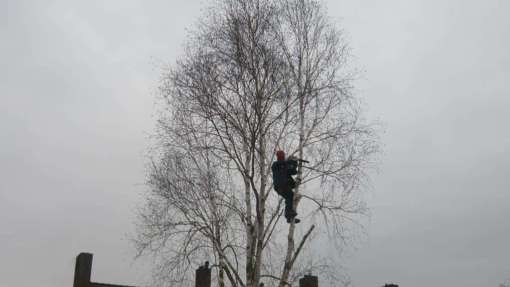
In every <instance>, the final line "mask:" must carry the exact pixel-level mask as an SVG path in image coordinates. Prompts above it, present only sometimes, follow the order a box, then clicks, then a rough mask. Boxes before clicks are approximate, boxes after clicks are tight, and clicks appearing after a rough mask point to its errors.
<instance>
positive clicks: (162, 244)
mask: <svg viewBox="0 0 510 287" xmlns="http://www.w3.org/2000/svg"><path fill="white" fill-rule="evenodd" d="M347 59H348V53H347V46H346V43H345V41H344V39H343V38H342V34H341V32H340V31H339V30H338V29H337V28H336V27H334V26H333V25H331V23H330V22H329V20H328V18H327V16H326V14H325V11H324V8H323V7H322V6H321V5H320V3H319V2H317V1H313V0H280V1H277V0H225V1H217V2H215V4H214V5H213V6H212V8H210V9H208V10H207V13H206V14H205V16H204V17H203V18H202V20H201V21H200V22H199V24H198V25H197V28H196V29H195V31H194V32H193V33H191V34H190V36H189V41H188V44H187V46H186V51H185V54H184V55H183V56H182V57H181V58H180V59H179V60H178V61H177V63H176V64H175V65H174V66H173V68H171V69H170V71H169V72H168V73H167V74H165V76H164V78H163V80H164V81H163V84H162V86H161V92H162V95H163V96H164V99H165V112H164V113H162V115H161V118H160V120H159V122H158V123H159V125H158V127H159V128H158V140H159V141H158V144H157V146H156V149H155V152H154V154H153V156H152V160H151V165H150V167H149V169H148V184H149V186H150V192H149V194H148V196H147V204H146V206H145V208H144V209H143V210H142V212H141V213H140V219H141V220H140V222H139V229H138V231H139V232H138V237H137V240H136V244H137V247H138V249H139V252H140V254H142V253H143V252H148V253H150V252H153V253H154V254H156V255H157V258H159V260H160V261H159V264H158V266H159V272H157V274H159V278H158V279H159V280H158V281H159V282H160V283H162V284H163V285H173V284H175V283H180V284H183V283H185V282H190V279H191V278H190V276H191V275H192V272H191V270H190V269H191V268H194V267H196V266H197V265H198V264H199V263H200V262H201V261H204V260H206V259H210V258H211V257H214V261H213V267H215V270H217V272H216V276H215V278H216V280H217V284H218V286H221V287H223V286H250V287H251V286H258V285H259V283H260V282H261V280H263V281H264V282H265V284H266V285H269V286H275V285H278V286H285V285H290V284H292V282H294V281H295V279H296V277H297V276H298V275H299V274H302V273H303V272H305V271H310V270H312V269H313V268H318V267H321V266H316V265H314V264H308V265H306V264H300V263H304V262H303V260H302V257H300V256H299V255H300V254H301V253H302V251H303V249H306V248H307V247H309V246H310V244H311V242H308V241H310V238H312V237H311V235H312V233H313V231H314V229H315V226H316V225H315V224H314V223H316V224H318V226H321V227H322V226H324V227H325V228H324V229H325V230H327V231H328V232H329V234H330V235H331V236H330V237H329V238H330V239H332V240H333V241H341V240H342V238H343V236H344V232H343V230H344V229H343V228H344V227H345V225H344V219H345V218H348V217H349V216H350V215H352V214H358V213H361V212H363V211H364V206H363V204H362V203H363V202H362V201H360V200H359V199H360V198H359V192H360V187H361V183H362V182H363V180H364V179H365V178H366V170H367V168H368V167H369V165H370V164H371V158H372V156H373V155H374V154H375V153H376V152H377V151H378V145H377V137H376V134H375V133H374V129H373V128H372V127H371V126H370V125H368V124H366V123H365V122H364V121H363V120H362V117H361V111H360V105H359V101H358V100H357V99H356V98H355V97H353V95H352V94H351V90H352V87H351V82H352V76H351V75H350V74H349V73H348V70H347V69H346V67H347V65H346V64H347ZM280 148H281V149H284V150H285V151H287V153H288V154H289V155H296V156H298V157H300V158H303V157H304V156H306V158H307V159H308V160H310V164H309V165H308V166H306V167H304V166H302V165H300V166H299V168H298V175H297V177H298V178H299V179H300V181H301V182H302V183H303V184H302V185H301V186H300V187H299V188H298V189H297V190H296V193H297V194H298V196H296V197H295V198H296V199H295V205H296V206H299V210H298V211H299V212H300V214H301V215H302V216H304V217H303V219H305V220H304V221H303V222H302V223H301V224H300V225H299V228H297V227H296V226H295V225H294V224H290V225H288V224H286V223H282V221H281V220H280V219H281V214H282V201H281V200H280V199H279V197H278V196H277V195H276V193H275V192H273V190H272V182H271V163H272V161H273V160H274V157H273V156H274V152H275V150H276V149H280ZM315 182H316V183H317V184H315ZM322 267H323V266H322Z"/></svg>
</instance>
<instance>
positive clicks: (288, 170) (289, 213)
mask: <svg viewBox="0 0 510 287" xmlns="http://www.w3.org/2000/svg"><path fill="white" fill-rule="evenodd" d="M297 167H298V162H297V160H295V159H294V158H292V157H289V158H288V159H287V160H285V152H284V151H282V150H279V151H277V152H276V161H275V162H273V165H272V166H271V170H272V172H273V185H274V189H275V190H276V192H277V193H278V194H279V195H280V196H282V197H283V198H284V199H285V218H286V219H287V222H288V223H291V222H294V223H299V222H300V221H301V220H299V219H298V218H296V215H297V212H296V211H295V210H294V192H293V191H292V189H293V188H295V187H296V186H297V184H296V181H295V180H294V179H293V178H292V175H295V174H297Z"/></svg>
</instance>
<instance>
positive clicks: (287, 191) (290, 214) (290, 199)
mask: <svg viewBox="0 0 510 287" xmlns="http://www.w3.org/2000/svg"><path fill="white" fill-rule="evenodd" d="M276 192H277V193H278V194H279V195H280V196H281V197H283V198H284V199H285V218H287V221H288V220H290V219H291V218H294V217H296V215H297V214H296V211H294V206H293V205H294V192H292V188H291V187H290V186H282V187H279V188H278V189H277V190H276Z"/></svg>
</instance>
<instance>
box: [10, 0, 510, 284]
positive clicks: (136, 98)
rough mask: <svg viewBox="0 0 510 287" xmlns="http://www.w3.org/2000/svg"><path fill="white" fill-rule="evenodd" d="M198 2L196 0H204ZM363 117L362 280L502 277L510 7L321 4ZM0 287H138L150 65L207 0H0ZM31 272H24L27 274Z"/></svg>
mask: <svg viewBox="0 0 510 287" xmlns="http://www.w3.org/2000/svg"><path fill="white" fill-rule="evenodd" d="M204 2H205V1H204ZM326 2H327V5H328V7H329V12H330V15H331V16H332V17H333V18H335V19H339V23H340V24H341V26H342V27H343V28H344V29H345V30H346V32H347V35H348V38H349V41H350V44H351V47H352V50H353V54H354V55H355V56H356V63H357V65H358V66H360V67H362V68H363V69H364V70H365V73H364V75H365V76H364V79H362V80H359V81H358V83H357V89H358V91H359V92H358V94H359V95H360V96H361V97H363V99H364V101H365V103H366V105H367V111H368V113H367V114H368V116H369V117H370V118H372V119H376V118H377V119H380V120H382V121H383V122H384V123H385V125H386V133H385V134H384V135H383V143H384V145H385V153H384V155H383V156H382V162H383V164H382V165H381V172H380V173H379V174H378V175H376V176H374V178H373V182H372V190H371V191H370V196H369V197H368V203H369V205H370V207H371V208H372V219H371V223H370V224H369V225H368V226H367V232H368V236H367V238H366V239H364V241H363V242H361V243H360V244H358V247H359V249H358V250H356V251H352V252H350V255H349V257H348V258H346V259H345V265H346V266H347V267H348V271H349V274H350V275H351V277H352V279H353V283H354V284H355V286H356V287H364V286H366V287H368V286H373V287H376V286H380V285H382V284H383V283H385V282H389V281H393V282H395V283H398V284H400V285H401V286H413V287H425V286H431V285H436V286H462V287H479V286H495V287H496V286H498V284H499V283H501V282H503V281H504V280H505V279H507V278H510V265H509V259H510V248H509V243H508V242H510V225H509V224H508V219H509V218H510V191H509V186H510V184H509V179H508V176H509V175H510V129H509V128H508V127H507V125H508V123H509V122H510V86H509V82H510V53H509V52H508V51H510V37H508V36H509V34H510V18H509V17H508V11H510V2H509V1H503V0H501V1H496V0H490V1H453V0H451V1H425V0H423V1H417V0H413V1H411V0H407V1H403V0H402V1H396V0H391V1H365V0H363V1H354V0H352V1H347V0H341V1H338V0H337V1H333V0H330V1H326ZM0 5H1V6H0V19H1V20H0V21H1V22H0V35H1V37H0V226H1V229H0V251H1V252H0V278H1V281H0V286H6V287H17V286H36V285H37V286H43V287H53V286H56V287H65V286H71V284H72V272H73V268H74V257H75V256H76V255H77V253H78V252H80V251H89V252H93V253H94V254H95V262H94V271H93V278H94V280H97V281H108V282H114V283H124V284H141V283H143V282H145V281H146V280H147V278H148V275H149V273H148V272H147V269H146V266H145V264H141V263H132V260H131V258H132V255H133V250H132V248H131V246H130V244H129V243H128V242H127V240H126V234H127V233H129V232H130V231H131V230H132V229H133V225H132V222H133V217H134V210H133V209H134V208H135V207H136V206H137V205H139V204H140V203H141V202H142V197H141V196H140V194H141V192H142V191H143V190H144V187H143V185H142V183H143V179H144V174H143V172H144V171H143V170H144V166H143V165H144V159H143V154H144V152H145V150H146V147H147V144H148V140H147V133H150V131H151V130H152V129H153V126H154V121H155V119H154V117H153V115H154V111H155V107H154V95H155V88H156V87H157V80H158V77H159V70H158V68H157V66H158V65H159V63H160V61H168V62H172V61H173V60H174V59H175V57H176V56H177V55H178V53H179V51H180V49H181V44H182V43H183V41H184V39H185V38H184V37H185V28H186V27H191V25H192V23H193V21H194V20H195V19H196V18H197V17H198V16H199V15H200V7H201V6H202V5H201V1H196V0H188V1H135V0H123V1H64V0H61V1H14V0H13V1H6V0H1V1H0ZM28 270H34V272H33V273H32V274H31V275H28V274H27V271H28Z"/></svg>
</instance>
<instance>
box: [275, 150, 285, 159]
mask: <svg viewBox="0 0 510 287" xmlns="http://www.w3.org/2000/svg"><path fill="white" fill-rule="evenodd" d="M276 159H277V160H285V152H284V151H283V150H279V151H277V152H276Z"/></svg>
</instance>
